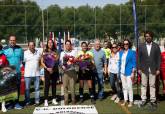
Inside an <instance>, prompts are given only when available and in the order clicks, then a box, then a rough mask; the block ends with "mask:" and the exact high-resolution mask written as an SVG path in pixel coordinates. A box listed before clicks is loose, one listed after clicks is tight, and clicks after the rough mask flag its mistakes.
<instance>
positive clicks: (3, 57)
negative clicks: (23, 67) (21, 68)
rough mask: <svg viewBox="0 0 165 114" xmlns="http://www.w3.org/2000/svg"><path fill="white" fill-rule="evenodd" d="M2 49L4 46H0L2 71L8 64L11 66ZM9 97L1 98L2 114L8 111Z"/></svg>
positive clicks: (3, 96) (0, 67)
mask: <svg viewBox="0 0 165 114" xmlns="http://www.w3.org/2000/svg"><path fill="white" fill-rule="evenodd" d="M2 48H3V46H2V45H1V44H0V70H2V69H3V68H4V67H6V66H8V64H9V63H8V61H7V58H6V56H5V55H4V53H3V50H2ZM1 76H2V75H0V78H1V79H2V77H1ZM12 94H13V93H12ZM7 96H8V95H2V96H0V103H1V110H2V112H6V111H7V109H6V106H5V99H6V97H7Z"/></svg>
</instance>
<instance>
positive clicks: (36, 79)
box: [25, 76, 40, 103]
mask: <svg viewBox="0 0 165 114" xmlns="http://www.w3.org/2000/svg"><path fill="white" fill-rule="evenodd" d="M32 80H34V88H35V103H36V102H39V100H40V90H39V85H40V77H39V76H36V77H25V101H26V102H29V101H30V84H31V81H32Z"/></svg>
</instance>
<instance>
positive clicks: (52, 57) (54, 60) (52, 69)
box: [41, 40, 59, 106]
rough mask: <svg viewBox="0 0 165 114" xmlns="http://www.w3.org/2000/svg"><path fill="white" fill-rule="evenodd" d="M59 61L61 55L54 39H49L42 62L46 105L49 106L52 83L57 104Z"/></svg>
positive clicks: (54, 102)
mask: <svg viewBox="0 0 165 114" xmlns="http://www.w3.org/2000/svg"><path fill="white" fill-rule="evenodd" d="M58 61H59V55H58V53H57V49H56V48H55V45H54V42H53V40H48V41H47V44H46V49H45V50H44V52H43V54H42V57H41V64H42V66H43V67H44V76H45V81H44V82H45V84H44V86H45V87H44V99H45V100H44V106H48V95H49V87H50V84H51V86H52V97H53V99H52V104H53V105H57V104H58V102H57V98H56V84H57V79H58V76H59V71H58Z"/></svg>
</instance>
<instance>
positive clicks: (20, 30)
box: [0, 0, 165, 42]
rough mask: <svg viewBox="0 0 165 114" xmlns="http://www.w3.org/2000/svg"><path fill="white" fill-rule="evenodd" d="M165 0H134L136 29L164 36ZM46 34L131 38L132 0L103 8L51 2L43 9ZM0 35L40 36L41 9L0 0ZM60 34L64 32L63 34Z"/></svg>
mask: <svg viewBox="0 0 165 114" xmlns="http://www.w3.org/2000/svg"><path fill="white" fill-rule="evenodd" d="M164 6H165V1H164V0H143V1H142V0H137V18H138V29H139V32H143V31H146V30H152V31H153V32H154V33H155V36H156V38H159V37H164V35H165V29H164V27H165V7H164ZM43 14H44V24H45V25H44V26H45V37H49V32H50V31H54V32H55V35H56V36H57V34H58V32H62V33H63V32H64V31H65V32H68V31H69V32H70V33H71V37H80V38H81V39H93V38H95V37H97V38H104V37H105V33H106V34H107V35H109V36H111V37H113V38H115V39H117V38H118V37H119V36H120V35H121V37H122V38H123V37H127V36H130V37H133V36H134V35H133V28H134V20H133V14H132V1H131V0H130V1H129V2H127V3H126V4H121V5H113V4H107V5H106V6H104V7H102V8H101V7H95V8H93V7H90V6H89V5H86V6H80V7H78V8H74V7H65V8H61V7H59V6H58V5H51V6H49V7H48V8H47V9H45V10H44V11H43ZM0 17H1V18H0V38H7V36H8V35H9V34H10V33H14V34H16V35H17V36H18V38H19V42H25V41H26V39H27V40H31V39H34V38H36V37H39V38H41V37H42V28H43V25H42V24H43V23H42V10H41V9H40V8H39V6H38V5H37V4H36V3H35V2H32V1H31V0H26V1H25V0H0ZM62 35H63V34H62Z"/></svg>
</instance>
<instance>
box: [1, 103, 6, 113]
mask: <svg viewBox="0 0 165 114" xmlns="http://www.w3.org/2000/svg"><path fill="white" fill-rule="evenodd" d="M1 110H2V112H7V109H6V107H5V102H2V108H1Z"/></svg>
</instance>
